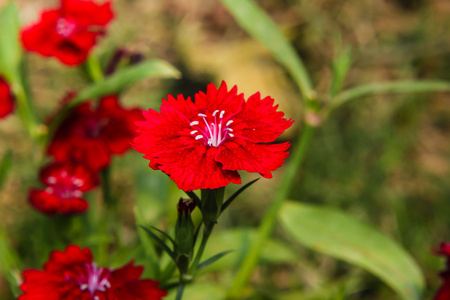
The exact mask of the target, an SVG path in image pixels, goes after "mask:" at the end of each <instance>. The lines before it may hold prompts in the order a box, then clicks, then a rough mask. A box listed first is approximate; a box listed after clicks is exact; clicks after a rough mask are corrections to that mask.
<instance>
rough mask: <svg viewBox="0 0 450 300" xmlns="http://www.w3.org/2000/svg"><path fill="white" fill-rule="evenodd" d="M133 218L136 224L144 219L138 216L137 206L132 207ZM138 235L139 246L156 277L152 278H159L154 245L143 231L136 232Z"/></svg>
mask: <svg viewBox="0 0 450 300" xmlns="http://www.w3.org/2000/svg"><path fill="white" fill-rule="evenodd" d="M134 217H135V219H136V222H137V223H138V224H139V223H141V224H142V223H144V218H143V217H142V215H141V214H140V212H139V209H138V207H137V206H136V207H134ZM138 226H139V225H138ZM138 235H139V240H140V244H141V245H142V247H143V248H144V251H145V255H146V259H147V260H148V261H149V262H150V266H151V268H152V270H151V271H152V272H154V274H155V275H156V276H155V277H154V278H157V277H159V273H160V272H161V270H160V266H159V262H158V257H157V255H156V250H155V247H154V243H153V241H152V239H151V238H150V237H149V236H148V235H147V234H145V232H144V231H141V230H138Z"/></svg>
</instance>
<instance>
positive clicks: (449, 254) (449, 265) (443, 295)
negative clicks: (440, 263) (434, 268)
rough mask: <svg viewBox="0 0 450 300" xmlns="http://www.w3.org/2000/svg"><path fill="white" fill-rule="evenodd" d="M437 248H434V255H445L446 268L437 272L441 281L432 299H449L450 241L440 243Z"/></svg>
mask: <svg viewBox="0 0 450 300" xmlns="http://www.w3.org/2000/svg"><path fill="white" fill-rule="evenodd" d="M439 248H440V249H439V250H435V251H434V253H435V254H436V255H441V256H445V258H446V262H445V264H446V269H445V270H444V271H442V272H440V273H439V275H440V276H441V278H442V280H443V283H442V285H441V287H440V288H439V290H438V292H437V294H436V296H435V297H434V300H449V299H450V242H447V243H441V244H440V245H439Z"/></svg>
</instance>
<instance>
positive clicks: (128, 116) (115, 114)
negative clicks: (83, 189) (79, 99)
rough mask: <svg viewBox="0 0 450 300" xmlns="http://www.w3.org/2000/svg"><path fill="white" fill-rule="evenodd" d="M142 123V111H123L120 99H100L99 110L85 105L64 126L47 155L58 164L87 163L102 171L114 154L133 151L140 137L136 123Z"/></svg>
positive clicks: (79, 106)
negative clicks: (135, 139)
mask: <svg viewBox="0 0 450 300" xmlns="http://www.w3.org/2000/svg"><path fill="white" fill-rule="evenodd" d="M141 120H143V118H142V114H141V112H140V110H139V109H137V108H133V109H125V108H123V107H121V106H120V105H119V102H118V99H117V97H116V96H108V97H103V98H102V99H100V103H99V106H98V108H97V109H93V108H92V103H91V102H84V103H82V104H80V105H78V106H77V107H76V108H74V110H73V111H72V112H71V113H70V114H69V116H68V117H67V118H66V120H65V121H63V122H62V123H61V125H60V127H59V128H58V130H57V131H56V133H55V135H54V137H53V139H52V141H51V143H50V145H49V147H48V150H47V152H48V154H50V155H52V156H53V157H54V158H55V160H56V161H76V162H83V163H85V164H86V165H88V166H89V167H90V168H91V169H92V170H99V169H102V168H104V167H106V166H107V165H108V164H109V163H110V160H111V155H112V154H123V153H125V151H127V150H128V149H130V147H131V146H130V142H131V140H132V139H133V137H134V136H136V128H137V127H136V125H135V124H134V123H135V122H136V121H141Z"/></svg>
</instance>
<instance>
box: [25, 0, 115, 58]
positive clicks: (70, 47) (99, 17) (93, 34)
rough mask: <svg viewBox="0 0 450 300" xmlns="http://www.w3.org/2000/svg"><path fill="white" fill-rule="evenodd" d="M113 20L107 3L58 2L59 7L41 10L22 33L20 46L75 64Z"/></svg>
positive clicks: (85, 56) (75, 0) (85, 54)
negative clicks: (39, 16)
mask: <svg viewBox="0 0 450 300" xmlns="http://www.w3.org/2000/svg"><path fill="white" fill-rule="evenodd" d="M113 17H114V14H113V12H112V10H111V2H109V1H108V2H105V3H103V4H96V3H94V2H93V1H86V0H61V6H60V7H59V8H56V9H49V10H45V11H43V12H42V14H41V19H40V20H39V22H38V23H36V24H33V25H31V26H29V27H26V28H25V29H23V30H22V37H21V38H22V43H23V46H24V48H25V49H26V50H27V51H30V52H37V53H39V54H41V55H43V56H47V57H51V56H54V57H56V58H57V59H59V60H60V61H61V62H62V63H63V64H66V65H69V66H74V65H78V64H80V63H82V62H83V61H84V60H85V59H86V58H87V56H88V54H89V52H90V50H91V49H92V47H94V45H95V44H96V41H97V38H98V37H99V36H101V35H103V34H105V28H106V25H107V24H108V23H109V22H110V21H111V19H112V18H113Z"/></svg>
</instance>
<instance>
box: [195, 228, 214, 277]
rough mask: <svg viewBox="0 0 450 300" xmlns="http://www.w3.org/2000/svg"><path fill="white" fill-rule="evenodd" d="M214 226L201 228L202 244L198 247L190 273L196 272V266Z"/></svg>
mask: <svg viewBox="0 0 450 300" xmlns="http://www.w3.org/2000/svg"><path fill="white" fill-rule="evenodd" d="M214 225H215V224H214V223H210V224H208V225H206V224H205V227H204V228H203V236H202V242H201V244H200V247H199V248H198V251H197V254H196V255H195V259H194V262H193V263H192V266H191V270H192V272H195V271H196V269H197V267H198V264H199V263H200V259H201V258H202V256H203V252H204V251H205V247H206V244H207V243H208V239H209V237H210V236H211V232H212V230H213V228H214Z"/></svg>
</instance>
